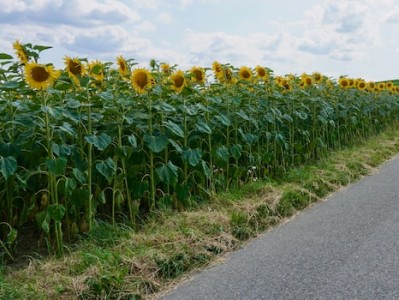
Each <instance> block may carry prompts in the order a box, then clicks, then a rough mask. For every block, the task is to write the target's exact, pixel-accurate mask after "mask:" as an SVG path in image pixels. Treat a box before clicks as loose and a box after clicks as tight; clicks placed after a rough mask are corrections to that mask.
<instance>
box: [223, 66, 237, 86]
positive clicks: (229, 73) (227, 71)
mask: <svg viewBox="0 0 399 300" xmlns="http://www.w3.org/2000/svg"><path fill="white" fill-rule="evenodd" d="M222 74H223V78H222V82H225V83H232V84H234V83H237V78H235V77H234V76H233V70H232V69H231V68H230V67H223V72H222Z"/></svg>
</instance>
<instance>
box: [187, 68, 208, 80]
mask: <svg viewBox="0 0 399 300" xmlns="http://www.w3.org/2000/svg"><path fill="white" fill-rule="evenodd" d="M190 73H191V82H193V83H196V84H205V71H204V69H203V68H201V67H192V68H191V70H190Z"/></svg>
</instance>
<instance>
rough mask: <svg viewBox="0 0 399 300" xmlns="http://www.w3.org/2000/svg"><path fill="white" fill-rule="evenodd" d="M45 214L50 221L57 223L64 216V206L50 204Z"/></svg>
mask: <svg viewBox="0 0 399 300" xmlns="http://www.w3.org/2000/svg"><path fill="white" fill-rule="evenodd" d="M47 214H48V216H49V218H50V219H51V220H54V221H56V222H59V221H61V220H62V218H63V217H64V215H65V206H64V205H62V204H58V203H54V204H50V205H49V206H48V207H47Z"/></svg>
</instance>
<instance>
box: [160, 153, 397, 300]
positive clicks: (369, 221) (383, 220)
mask: <svg viewBox="0 0 399 300" xmlns="http://www.w3.org/2000/svg"><path fill="white" fill-rule="evenodd" d="M162 299H165V300H171V299H173V300H179V299H187V300H188V299H190V300H196V299H198V300H205V299H229V300H231V299H373V300H375V299H399V157H395V158H394V159H392V160H390V161H388V162H387V163H385V164H384V165H383V166H382V167H381V168H380V169H379V170H378V172H377V173H376V174H374V175H372V176H367V177H365V178H363V179H362V180H360V181H359V182H357V183H355V184H353V185H351V186H349V187H348V188H346V189H344V190H342V191H340V192H337V193H335V194H334V195H332V196H330V197H329V198H327V199H326V201H323V202H319V203H316V204H315V205H313V206H312V207H311V208H309V209H307V210H305V211H303V212H302V213H300V214H298V215H297V216H296V217H294V218H293V219H292V220H291V221H289V222H287V223H285V224H283V225H281V226H279V227H277V228H274V229H272V230H270V231H268V232H266V233H265V234H263V235H260V236H259V237H258V238H257V239H255V240H254V241H252V242H250V243H249V244H248V245H247V246H246V247H245V248H243V249H241V250H239V251H237V252H235V253H233V254H231V255H230V256H228V257H227V259H226V260H225V261H224V262H223V263H222V264H220V265H218V266H215V267H211V268H209V269H207V270H205V271H203V272H201V273H199V274H198V275H196V276H194V278H193V279H192V280H190V281H189V282H188V283H185V284H182V285H180V286H179V287H178V288H176V289H175V290H174V291H172V292H171V293H169V294H168V295H166V296H165V297H164V298H162Z"/></svg>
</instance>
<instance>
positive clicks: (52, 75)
mask: <svg viewBox="0 0 399 300" xmlns="http://www.w3.org/2000/svg"><path fill="white" fill-rule="evenodd" d="M59 76H60V71H57V70H54V67H53V66H51V65H48V66H46V65H41V64H37V63H27V64H26V65H25V81H26V82H27V83H28V85H29V86H30V87H31V88H33V89H38V90H44V89H47V88H48V87H49V86H51V85H53V83H54V81H55V80H56V79H57V78H58V77H59Z"/></svg>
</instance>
